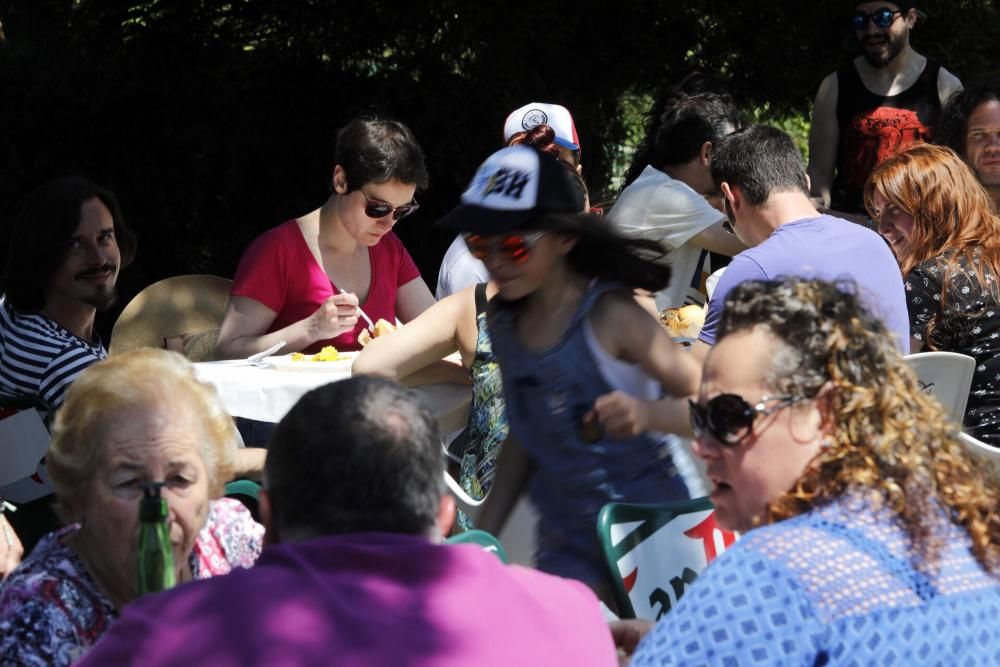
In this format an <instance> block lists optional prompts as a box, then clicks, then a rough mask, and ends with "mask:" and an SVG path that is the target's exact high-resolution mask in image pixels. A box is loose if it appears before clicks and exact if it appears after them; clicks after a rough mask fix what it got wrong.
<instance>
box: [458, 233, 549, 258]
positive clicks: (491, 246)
mask: <svg viewBox="0 0 1000 667" xmlns="http://www.w3.org/2000/svg"><path fill="white" fill-rule="evenodd" d="M544 234H545V232H530V233H528V234H504V235H503V236H480V235H479V234H466V235H465V245H466V246H468V248H469V252H470V253H471V254H472V256H473V257H475V258H476V259H478V260H480V261H485V260H486V259H487V258H489V257H490V255H493V254H499V255H500V256H501V257H503V258H504V259H505V260H507V261H509V262H514V263H515V264H523V263H524V262H527V261H528V257H529V256H530V255H531V249H532V248H533V247H534V246H535V244H536V243H538V239H540V238H542V235H544Z"/></svg>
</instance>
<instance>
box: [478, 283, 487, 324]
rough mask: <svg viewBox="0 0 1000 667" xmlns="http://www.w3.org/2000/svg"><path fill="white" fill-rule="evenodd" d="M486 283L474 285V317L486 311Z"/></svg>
mask: <svg viewBox="0 0 1000 667" xmlns="http://www.w3.org/2000/svg"><path fill="white" fill-rule="evenodd" d="M486 303H487V302H486V283H479V284H478V285H476V317H479V316H480V315H482V314H483V313H485V312H486Z"/></svg>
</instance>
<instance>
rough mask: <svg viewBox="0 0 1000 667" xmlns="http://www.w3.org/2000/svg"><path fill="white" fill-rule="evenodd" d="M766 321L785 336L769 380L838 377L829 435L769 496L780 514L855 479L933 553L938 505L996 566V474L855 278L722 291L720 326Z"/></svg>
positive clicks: (986, 563)
mask: <svg viewBox="0 0 1000 667" xmlns="http://www.w3.org/2000/svg"><path fill="white" fill-rule="evenodd" d="M757 327H764V328H765V329H766V330H767V331H768V332H770V333H771V334H772V335H773V336H774V337H775V338H777V339H778V340H779V341H780V342H781V344H782V347H783V348H784V349H783V350H780V351H779V352H778V353H777V354H776V355H775V361H774V364H773V367H772V370H771V377H769V378H768V382H769V383H771V384H772V385H773V387H774V388H775V389H777V390H779V391H781V392H782V393H787V394H791V395H797V396H805V397H810V398H812V397H816V396H818V395H819V393H820V391H821V390H822V389H824V388H825V387H832V392H830V395H831V397H832V398H831V405H830V410H829V414H828V415H826V417H827V419H828V420H829V421H828V423H827V424H826V426H827V428H826V431H827V433H826V435H827V438H828V446H826V447H824V448H823V449H822V450H821V452H820V453H819V454H818V456H817V457H816V459H815V460H814V461H813V464H812V465H810V466H809V467H808V468H807V470H806V471H805V472H804V473H803V475H802V477H801V478H800V479H799V481H798V482H797V483H796V485H795V487H794V488H792V489H791V490H790V491H788V492H787V493H785V494H784V495H782V496H779V497H778V498H774V499H773V500H771V501H770V503H769V504H768V508H767V513H766V521H769V522H775V521H781V520H783V519H787V518H790V517H793V516H797V515H799V514H802V513H805V512H807V511H809V510H810V509H812V508H814V507H816V506H819V505H823V504H825V503H828V502H830V501H832V500H834V499H836V498H837V497H839V496H841V495H842V494H844V493H845V492H846V491H848V490H850V489H867V490H871V491H873V492H874V493H875V495H876V496H877V497H880V498H881V501H882V503H883V504H884V506H885V507H886V508H888V509H889V511H891V512H892V513H894V514H895V515H896V516H897V517H898V518H899V520H900V521H901V523H902V526H903V527H904V529H905V531H906V533H907V535H908V536H909V538H910V539H911V541H912V543H913V545H914V547H915V548H916V550H917V552H918V553H920V554H921V555H923V556H924V558H925V562H935V560H936V558H937V554H938V551H939V548H940V546H941V545H940V544H936V543H935V540H934V532H935V531H934V527H935V522H934V517H935V516H937V515H938V513H939V512H940V511H941V509H944V511H945V512H946V513H947V515H948V516H949V517H950V519H951V520H952V521H953V522H955V523H956V524H957V525H960V526H962V527H963V528H964V529H965V530H966V532H967V533H968V535H969V538H970V540H971V543H972V552H973V554H974V556H975V558H976V560H977V561H978V562H979V563H980V564H981V565H982V566H983V568H984V569H985V570H987V571H988V572H992V573H995V574H1000V513H998V511H997V508H998V507H1000V480H998V476H997V474H996V471H995V470H993V469H992V467H991V466H984V465H982V464H981V463H979V462H978V461H976V460H974V459H973V458H972V457H971V456H970V454H969V453H968V451H967V450H966V448H965V446H964V445H963V444H962V443H961V442H960V441H959V440H958V430H957V429H958V426H957V425H955V424H953V423H951V422H950V421H949V420H948V419H947V417H946V416H945V414H944V412H943V410H942V408H941V406H940V404H939V403H938V402H937V401H936V400H934V399H933V398H931V397H929V396H928V395H926V394H925V393H924V392H923V391H922V390H921V389H920V386H919V384H918V382H917V378H916V376H915V375H914V374H913V372H912V371H911V370H910V368H909V366H907V364H906V362H905V361H904V360H903V358H902V357H901V356H900V354H899V352H898V351H897V349H896V346H895V342H894V339H893V336H892V334H890V333H889V332H888V331H887V330H886V328H885V325H884V324H882V322H881V321H879V320H877V319H875V318H874V317H872V316H871V315H870V314H869V313H868V312H867V310H866V309H865V308H864V307H863V306H862V305H861V303H860V301H859V299H858V296H857V290H856V287H855V286H854V284H853V283H850V282H838V283H836V284H833V283H829V282H825V281H821V280H803V279H798V278H787V279H784V280H780V281H774V282H759V281H751V282H745V283H743V284H742V285H740V286H738V287H736V288H735V289H734V290H732V291H731V292H730V293H729V295H728V296H727V297H726V304H725V309H724V311H723V314H722V320H721V322H720V326H719V337H720V338H722V337H724V336H726V335H728V334H731V333H735V332H738V331H746V330H751V329H754V328H757Z"/></svg>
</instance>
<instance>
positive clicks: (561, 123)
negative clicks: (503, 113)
mask: <svg viewBox="0 0 1000 667" xmlns="http://www.w3.org/2000/svg"><path fill="white" fill-rule="evenodd" d="M539 125H548V126H549V127H551V128H552V130H553V131H554V132H555V133H556V143H557V144H559V145H560V146H562V147H563V148H568V149H569V150H571V151H578V150H580V138H579V137H578V136H577V134H576V125H574V124H573V116H572V115H571V114H570V112H569V109H567V108H566V107H564V106H561V105H559V104H548V103H546V102H531V103H530V104H525V105H524V106H523V107H521V108H520V109H515V110H514V111H511V112H510V115H509V116H507V122H505V123H504V125H503V140H504V143H507V142H508V141H510V138H511V137H512V136H514V135H515V134H517V133H518V132H526V131H528V130H531V129H533V128H535V127H537V126H539Z"/></svg>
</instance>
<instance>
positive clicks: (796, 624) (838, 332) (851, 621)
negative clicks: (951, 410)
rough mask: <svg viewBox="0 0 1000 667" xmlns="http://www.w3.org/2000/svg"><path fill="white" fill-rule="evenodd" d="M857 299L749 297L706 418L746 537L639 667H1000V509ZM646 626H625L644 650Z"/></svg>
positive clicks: (980, 471) (729, 316)
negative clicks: (899, 666)
mask: <svg viewBox="0 0 1000 667" xmlns="http://www.w3.org/2000/svg"><path fill="white" fill-rule="evenodd" d="M855 290H856V288H854V287H853V286H852V285H850V284H836V285H834V284H831V283H827V282H823V281H818V280H802V279H788V280H785V281H778V282H746V283H743V284H742V285H740V286H739V287H737V288H736V289H734V290H733V291H732V292H731V293H730V294H729V296H728V297H727V299H726V307H725V311H724V313H723V315H722V321H721V324H720V329H719V332H720V333H719V336H720V337H719V340H718V342H717V343H716V345H715V346H714V347H713V348H712V350H711V351H710V352H709V355H708V357H707V359H706V362H705V368H704V372H703V376H702V384H701V390H700V393H699V396H698V400H697V402H694V401H692V402H691V423H692V426H693V428H694V431H695V433H696V435H697V445H696V452H697V453H698V454H699V455H700V456H701V457H702V458H703V459H704V460H705V461H706V463H707V466H708V475H709V478H710V479H711V481H712V483H713V486H714V490H713V492H712V495H711V497H712V502H713V503H714V504H715V507H716V512H717V520H718V523H719V524H720V525H721V526H723V527H724V528H728V529H730V530H738V531H741V532H742V533H744V535H743V537H742V539H741V540H739V541H738V542H737V543H736V544H735V545H733V546H732V547H730V549H729V550H728V551H726V552H725V553H723V554H722V555H721V556H720V557H719V558H717V559H716V560H715V561H713V562H712V564H711V565H710V566H709V567H708V568H707V569H706V570H705V571H704V572H703V573H702V574H701V577H700V578H699V579H698V580H697V581H696V582H695V583H694V584H693V585H692V587H691V588H690V590H688V591H687V593H686V594H685V595H684V597H683V598H681V600H680V602H679V603H678V604H677V606H675V607H674V608H673V610H671V611H670V613H668V614H667V615H666V616H665V617H664V618H663V619H662V620H661V621H660V623H659V624H657V625H656V627H655V628H653V629H652V631H651V632H649V634H648V636H646V638H645V639H644V640H642V641H641V643H640V644H639V646H638V650H637V651H636V652H635V656H634V659H633V660H632V663H631V664H632V665H633V666H634V667H641V666H645V665H676V664H685V665H696V664H697V665H701V664H789V665H793V664H794V665H836V664H845V663H848V662H850V663H852V664H885V663H887V662H889V661H890V660H892V659H894V660H895V661H898V662H900V663H905V664H927V665H929V664H962V665H986V664H996V655H997V653H996V651H997V646H1000V625H998V624H997V623H996V617H997V614H998V613H1000V518H998V514H997V511H996V510H997V507H998V506H1000V492H998V483H1000V482H998V480H997V476H996V473H995V471H992V472H987V470H988V466H983V465H979V464H977V463H976V462H974V461H973V460H972V459H971V458H970V456H969V454H968V453H967V452H966V450H965V449H964V448H963V446H962V444H961V443H960V442H959V441H958V439H957V431H956V429H955V426H954V425H953V424H951V423H949V422H948V420H947V419H946V418H945V416H944V414H943V413H942V409H941V407H940V406H939V405H938V404H937V402H936V401H934V400H933V399H932V398H930V397H928V396H927V395H925V394H924V393H923V392H922V391H921V390H920V387H919V386H918V384H917V380H916V377H915V376H914V375H913V373H912V372H911V371H910V369H909V368H908V367H907V365H906V363H905V362H904V361H903V360H902V358H901V357H900V355H899V353H898V352H897V351H896V348H895V345H894V344H893V342H892V337H891V336H890V335H889V334H888V332H887V331H886V329H885V326H884V325H883V324H882V323H881V322H880V321H878V320H877V319H876V318H874V317H872V316H871V315H870V314H869V313H867V312H866V311H865V310H864V309H863V307H862V306H861V305H860V303H859V299H858V296H857V294H856V291H855ZM641 623H642V622H639V621H624V622H620V623H618V624H615V625H614V626H613V631H614V632H615V635H616V640H617V641H618V642H619V644H620V645H621V646H622V647H623V648H625V649H626V650H628V649H630V648H633V647H634V646H635V643H636V641H637V639H638V637H639V636H641V634H642V630H643V629H648V623H647V624H646V625H645V626H642V625H641Z"/></svg>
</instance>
